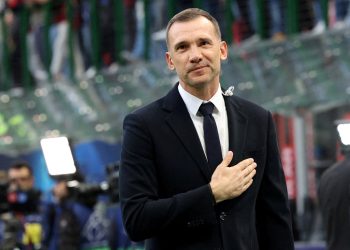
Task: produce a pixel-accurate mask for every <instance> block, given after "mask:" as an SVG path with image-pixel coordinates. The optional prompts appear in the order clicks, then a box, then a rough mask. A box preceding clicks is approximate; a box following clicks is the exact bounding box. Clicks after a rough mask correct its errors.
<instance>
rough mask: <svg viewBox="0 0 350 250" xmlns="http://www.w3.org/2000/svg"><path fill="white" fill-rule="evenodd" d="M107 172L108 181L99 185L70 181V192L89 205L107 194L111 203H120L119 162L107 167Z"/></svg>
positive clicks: (68, 184) (68, 185) (68, 183)
mask: <svg viewBox="0 0 350 250" xmlns="http://www.w3.org/2000/svg"><path fill="white" fill-rule="evenodd" d="M105 171H106V181H103V182H100V183H97V184H88V183H84V182H79V181H78V180H74V179H73V180H71V181H68V182H67V187H68V189H69V192H70V193H71V194H73V195H74V197H75V198H76V199H77V200H79V201H81V202H83V203H89V201H90V200H94V199H96V197H97V196H98V195H101V194H106V195H107V196H108V198H109V201H110V202H111V203H116V202H118V201H119V190H118V184H119V162H116V163H110V164H108V165H106V167H105Z"/></svg>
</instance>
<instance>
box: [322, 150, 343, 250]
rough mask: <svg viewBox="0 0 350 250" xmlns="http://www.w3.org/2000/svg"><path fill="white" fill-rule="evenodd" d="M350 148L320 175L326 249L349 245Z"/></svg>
mask: <svg viewBox="0 0 350 250" xmlns="http://www.w3.org/2000/svg"><path fill="white" fill-rule="evenodd" d="M349 180H350V150H349V149H347V152H346V154H345V159H344V160H342V161H340V162H338V163H336V164H334V165H333V166H331V167H329V168H328V169H327V170H326V171H325V172H324V173H323V174H322V176H321V179H320V182H319V189H318V197H319V204H320V209H321V213H322V219H323V222H324V226H325V230H326V241H327V247H328V248H327V249H328V250H346V249H349V246H350V237H349V235H350V210H349V208H350V182H349Z"/></svg>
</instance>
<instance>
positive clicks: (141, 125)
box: [120, 9, 294, 250]
mask: <svg viewBox="0 0 350 250" xmlns="http://www.w3.org/2000/svg"><path fill="white" fill-rule="evenodd" d="M167 46H168V52H167V53H166V60H167V64H168V67H169V69H170V70H176V72H177V75H178V77H179V83H178V84H176V86H175V87H174V88H173V89H172V90H171V91H170V92H169V93H168V94H167V95H166V96H165V97H163V98H161V99H159V100H158V101H156V102H154V103H152V104H150V105H148V106H146V107H144V108H142V109H140V110H138V111H136V112H134V113H132V114H130V115H128V116H127V117H126V118H125V121H124V139H123V146H122V154H121V168H120V201H121V207H122V213H123V220H124V224H125V227H126V231H127V232H128V234H129V236H130V237H131V239H133V240H143V239H146V249H152V250H154V249H162V250H164V249H166V250H171V249H181V250H184V249H200V250H205V249H225V250H233V249H234V250H243V249H260V250H263V249H266V250H282V249H283V250H290V249H294V246H293V236H292V229H291V221H290V211H289V207H288V198H287V190H286V185H285V178H284V174H283V171H282V167H281V162H280V158H279V151H278V147H277V143H276V135H275V130H274V125H273V121H272V117H271V114H270V113H269V112H268V111H266V110H264V109H262V108H260V107H258V106H257V105H255V104H252V103H250V102H248V101H245V100H243V99H241V98H239V97H236V96H224V95H222V92H221V88H220V80H219V76H220V63H221V60H225V59H226V58H227V50H228V49H227V45H226V43H225V42H224V41H221V34H220V29H219V26H218V24H217V21H216V20H215V19H214V18H213V17H212V16H210V15H209V14H208V13H207V12H205V11H203V10H200V9H186V10H184V11H182V12H180V13H178V14H177V15H175V16H174V17H173V18H172V19H171V20H170V22H169V23H168V27H167ZM208 101H209V102H210V103H211V104H209V106H212V107H213V106H215V107H214V111H213V114H212V115H208V114H206V113H205V112H204V111H203V109H205V107H206V106H208V105H202V103H208ZM208 113H210V112H208ZM210 116H211V117H210ZM208 117H209V118H208ZM212 118H214V119H215V122H214V124H215V123H216V127H217V129H215V132H216V136H217V134H218V135H219V139H220V142H219V145H218V147H219V149H218V148H217V147H215V148H214V147H213V145H214V144H215V143H217V139H216V137H215V136H214V132H213V130H211V129H210V130H209V129H208V127H210V126H209V125H208V124H211V125H212V122H210V120H211V119H212ZM208 119H209V122H208ZM211 121H212V120H211ZM212 127H215V126H212ZM208 137H210V138H209V139H208ZM216 151H221V152H220V154H221V155H220V158H221V159H219V160H218V158H217V152H216ZM213 155H215V157H213ZM214 158H215V159H214ZM222 159H223V160H222ZM253 177H254V181H253Z"/></svg>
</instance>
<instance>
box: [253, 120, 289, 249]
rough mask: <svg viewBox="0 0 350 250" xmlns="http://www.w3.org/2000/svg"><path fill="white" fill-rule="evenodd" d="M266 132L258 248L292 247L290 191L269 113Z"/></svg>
mask: <svg viewBox="0 0 350 250" xmlns="http://www.w3.org/2000/svg"><path fill="white" fill-rule="evenodd" d="M267 133H268V137H267V147H266V150H267V152H266V155H267V157H266V165H265V170H264V176H263V180H262V183H261V187H260V191H259V194H258V199H257V207H256V216H257V218H256V220H257V234H258V240H259V247H260V249H261V250H279V249H284V250H291V249H294V240H293V233H292V225H291V215H290V209H289V201H288V194H287V188H286V182H285V176H284V172H283V169H282V163H281V159H280V153H279V148H278V144H277V138H276V131H275V126H274V122H273V119H272V116H271V114H270V113H269V118H268V129H267Z"/></svg>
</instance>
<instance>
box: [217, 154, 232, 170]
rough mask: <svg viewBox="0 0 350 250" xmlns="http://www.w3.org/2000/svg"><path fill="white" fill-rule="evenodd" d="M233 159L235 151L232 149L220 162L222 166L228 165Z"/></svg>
mask: <svg viewBox="0 0 350 250" xmlns="http://www.w3.org/2000/svg"><path fill="white" fill-rule="evenodd" d="M232 159H233V152H232V151H228V152H227V154H226V155H225V158H224V159H223V160H222V162H221V163H220V166H222V167H228V165H230V163H231V161H232Z"/></svg>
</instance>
